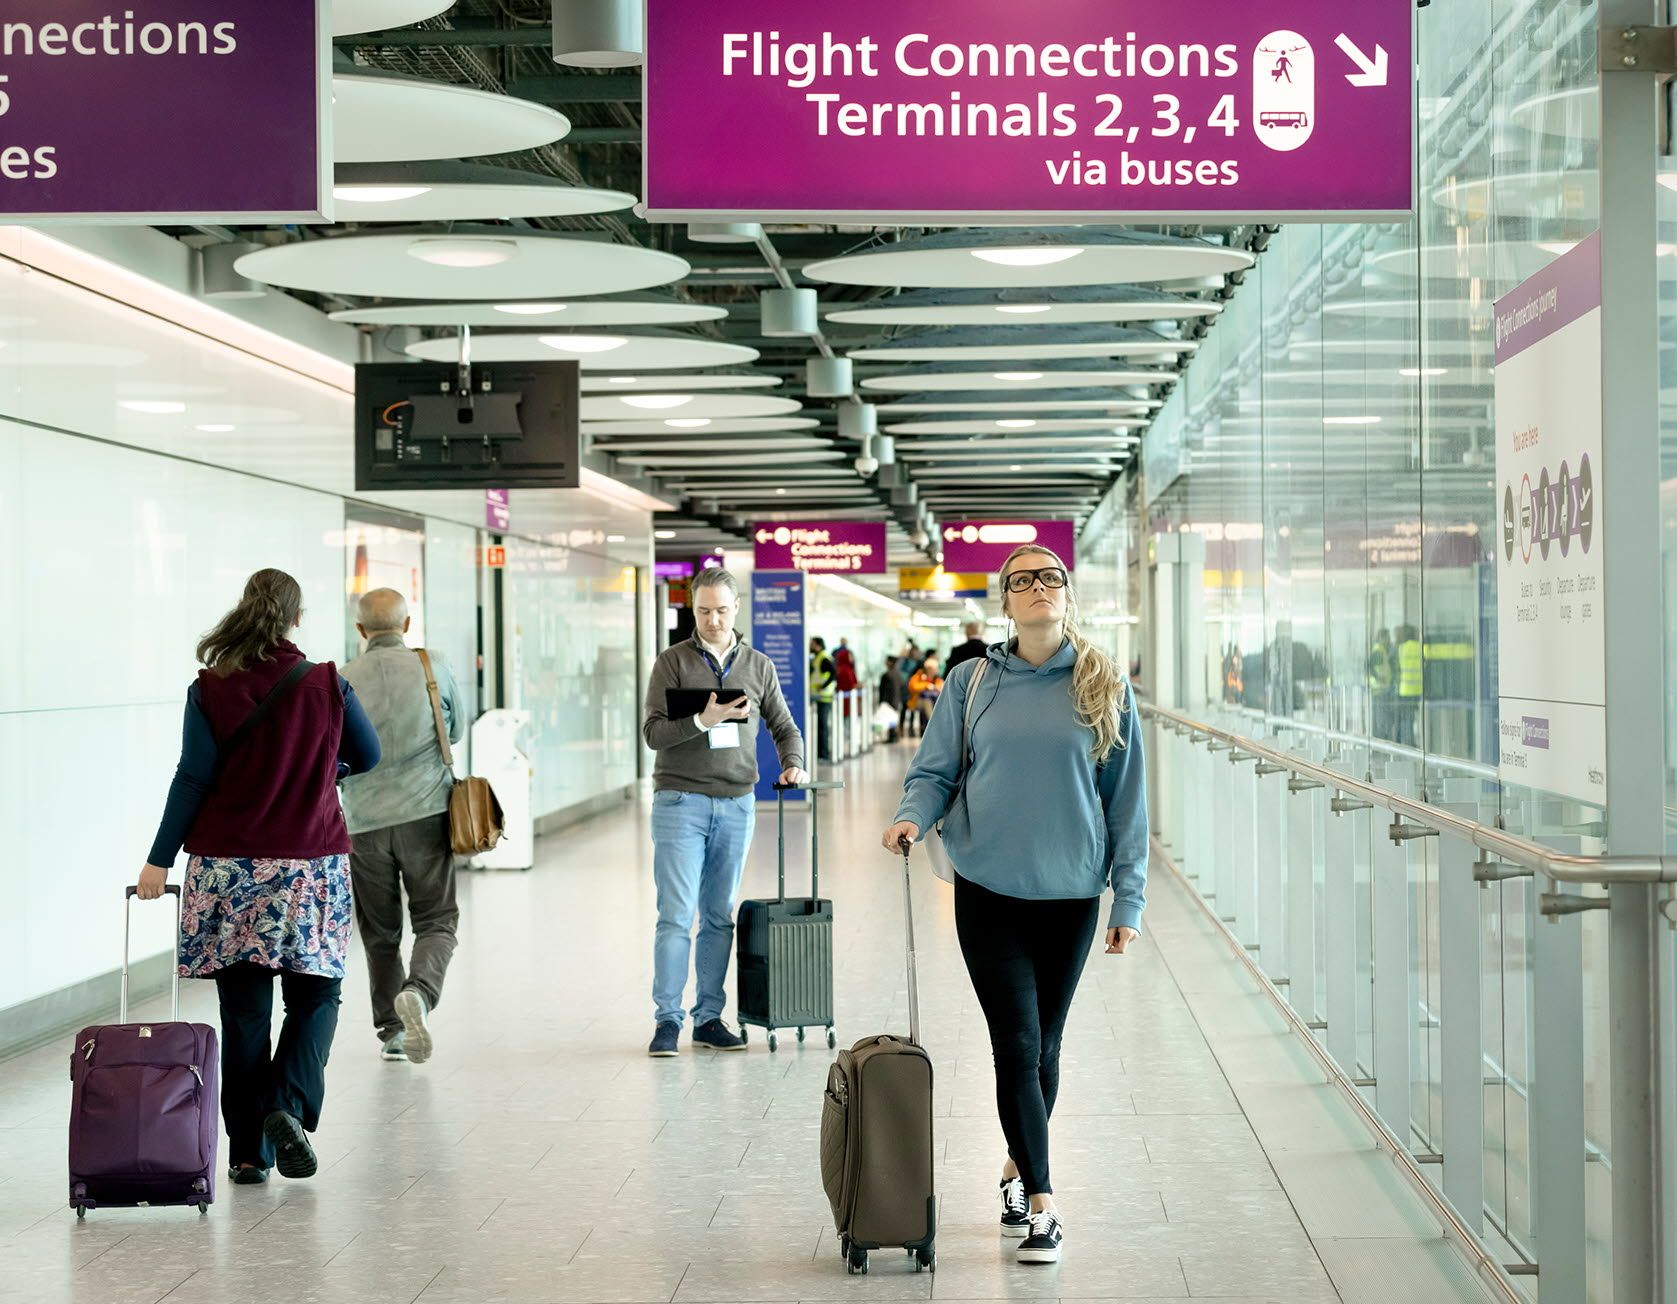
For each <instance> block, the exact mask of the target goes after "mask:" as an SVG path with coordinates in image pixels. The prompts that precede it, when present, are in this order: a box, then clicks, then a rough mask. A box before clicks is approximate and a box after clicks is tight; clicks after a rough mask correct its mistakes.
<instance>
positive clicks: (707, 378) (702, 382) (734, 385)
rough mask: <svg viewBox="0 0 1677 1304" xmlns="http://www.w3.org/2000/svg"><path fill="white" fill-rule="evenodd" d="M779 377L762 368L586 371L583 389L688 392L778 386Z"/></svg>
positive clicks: (593, 391) (587, 390) (622, 392)
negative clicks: (619, 372)
mask: <svg viewBox="0 0 1677 1304" xmlns="http://www.w3.org/2000/svg"><path fill="white" fill-rule="evenodd" d="M780 384H781V379H780V377H779V376H771V375H769V374H768V373H766V372H761V371H717V372H698V373H696V374H693V375H687V374H681V375H669V374H667V373H665V374H659V373H656V372H654V373H653V374H652V375H650V376H598V375H590V374H584V376H583V377H582V392H583V393H585V394H587V393H606V394H634V393H638V392H640V391H642V390H646V391H650V392H658V391H663V392H667V393H677V392H680V393H686V392H688V391H690V390H695V389H776V388H778V387H779V386H780Z"/></svg>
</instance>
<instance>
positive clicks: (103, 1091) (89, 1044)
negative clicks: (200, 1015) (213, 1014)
mask: <svg viewBox="0 0 1677 1304" xmlns="http://www.w3.org/2000/svg"><path fill="white" fill-rule="evenodd" d="M134 891H135V889H134V888H132V887H130V888H129V889H128V900H127V905H126V911H127V914H126V915H125V917H124V921H123V929H122V1009H121V1013H120V1014H119V1015H118V1021H117V1022H116V1023H108V1024H104V1025H96V1026H94V1027H90V1028H83V1029H82V1030H81V1032H80V1033H79V1034H78V1035H77V1037H76V1048H75V1050H74V1051H72V1052H71V1054H70V1082H71V1084H72V1086H71V1094H70V1207H71V1208H72V1209H74V1210H75V1211H76V1217H78V1218H83V1217H86V1215H87V1211H88V1210H89V1209H97V1208H99V1207H100V1206H101V1205H126V1206H129V1207H133V1206H145V1205H172V1204H180V1205H189V1206H196V1207H197V1209H198V1212H200V1213H203V1212H205V1211H206V1210H208V1209H209V1207H210V1204H211V1203H212V1202H213V1201H214V1200H215V1169H216V1150H217V1147H218V1146H219V1144H220V1141H221V1129H220V1126H219V1124H218V1122H217V1119H216V1039H215V1029H214V1028H211V1027H209V1026H208V1025H206V1024H202V1023H182V1022H181V1021H180V1012H181V984H180V906H181V890H180V888H179V887H175V886H171V887H169V888H167V889H166V891H167V892H169V893H170V894H171V895H173V896H174V898H175V968H174V974H173V991H174V1014H173V1016H172V1017H171V1019H170V1021H169V1022H168V1023H129V1022H128V931H129V930H128V919H129V918H130V917H131V916H132V914H133V908H134Z"/></svg>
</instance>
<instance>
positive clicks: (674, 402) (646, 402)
mask: <svg viewBox="0 0 1677 1304" xmlns="http://www.w3.org/2000/svg"><path fill="white" fill-rule="evenodd" d="M623 401H624V402H625V403H627V404H628V405H629V406H630V407H638V408H647V409H649V410H652V411H658V410H660V409H662V408H678V407H680V406H681V405H682V404H684V403H691V402H692V401H693V396H692V395H691V394H625V395H624V396H623Z"/></svg>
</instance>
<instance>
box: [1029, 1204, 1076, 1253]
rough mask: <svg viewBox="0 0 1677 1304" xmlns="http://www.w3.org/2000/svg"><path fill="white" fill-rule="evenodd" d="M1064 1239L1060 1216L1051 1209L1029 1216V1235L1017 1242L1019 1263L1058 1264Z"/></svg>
mask: <svg viewBox="0 0 1677 1304" xmlns="http://www.w3.org/2000/svg"><path fill="white" fill-rule="evenodd" d="M1065 1238H1066V1236H1065V1229H1064V1228H1063V1227H1062V1226H1060V1215H1059V1214H1057V1213H1055V1212H1054V1211H1053V1210H1052V1209H1044V1210H1043V1211H1042V1212H1041V1213H1033V1214H1032V1215H1031V1234H1030V1235H1029V1236H1027V1237H1026V1238H1025V1239H1024V1240H1022V1241H1020V1242H1019V1262H1020V1263H1058V1262H1059V1261H1060V1244H1061V1242H1062V1241H1064V1240H1065Z"/></svg>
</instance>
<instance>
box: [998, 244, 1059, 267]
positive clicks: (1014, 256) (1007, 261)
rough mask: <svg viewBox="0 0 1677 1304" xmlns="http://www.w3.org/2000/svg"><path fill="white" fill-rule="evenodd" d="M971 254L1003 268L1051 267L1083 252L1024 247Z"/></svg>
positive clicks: (1032, 246)
mask: <svg viewBox="0 0 1677 1304" xmlns="http://www.w3.org/2000/svg"><path fill="white" fill-rule="evenodd" d="M971 252H972V256H973V257H974V258H979V259H982V260H983V261H984V262H987V263H996V264H999V265H1000V266H1002V267H1051V266H1053V265H1054V264H1055V263H1063V262H1066V261H1067V260H1068V259H1072V258H1076V257H1077V255H1078V254H1080V253H1082V252H1083V251H1082V250H1081V249H1078V248H1063V247H1060V248H1055V247H1051V246H1045V245H1024V246H1020V247H1018V248H1002V249H974V250H972V251H971Z"/></svg>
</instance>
